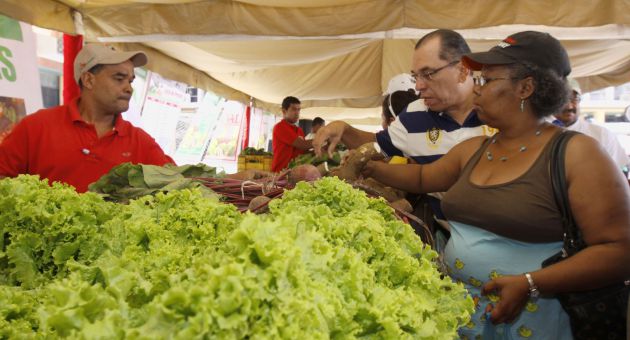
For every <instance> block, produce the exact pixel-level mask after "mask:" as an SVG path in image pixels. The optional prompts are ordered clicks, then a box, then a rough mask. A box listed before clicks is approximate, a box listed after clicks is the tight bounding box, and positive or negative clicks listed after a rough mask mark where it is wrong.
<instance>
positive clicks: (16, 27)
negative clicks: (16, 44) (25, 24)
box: [0, 14, 23, 41]
mask: <svg viewBox="0 0 630 340" xmlns="http://www.w3.org/2000/svg"><path fill="white" fill-rule="evenodd" d="M0 38H5V39H11V40H17V41H23V40H22V29H21V28H20V22H19V21H17V20H15V19H11V18H9V17H6V16H4V15H1V14H0Z"/></svg>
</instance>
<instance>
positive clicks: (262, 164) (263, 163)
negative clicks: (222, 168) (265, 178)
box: [237, 155, 273, 171]
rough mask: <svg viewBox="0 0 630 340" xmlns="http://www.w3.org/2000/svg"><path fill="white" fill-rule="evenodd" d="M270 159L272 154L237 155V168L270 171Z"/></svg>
mask: <svg viewBox="0 0 630 340" xmlns="http://www.w3.org/2000/svg"><path fill="white" fill-rule="evenodd" d="M272 159H273V157H272V156H256V155H241V156H238V166H237V169H238V171H243V170H262V171H271V161H272Z"/></svg>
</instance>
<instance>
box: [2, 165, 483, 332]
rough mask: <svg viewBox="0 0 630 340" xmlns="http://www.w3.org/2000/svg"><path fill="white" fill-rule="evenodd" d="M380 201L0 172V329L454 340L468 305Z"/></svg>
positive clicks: (344, 188) (318, 192) (335, 189)
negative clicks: (104, 191)
mask: <svg viewBox="0 0 630 340" xmlns="http://www.w3.org/2000/svg"><path fill="white" fill-rule="evenodd" d="M436 256H437V255H436V253H435V252H434V251H433V250H431V249H430V248H429V247H424V246H423V245H422V243H421V241H420V239H419V238H418V237H417V236H416V235H415V234H414V232H413V230H412V229H411V228H410V227H409V226H408V225H406V224H404V223H402V222H400V221H398V220H397V219H396V218H395V216H394V214H393V211H392V210H391V208H389V207H388V206H387V205H386V203H385V202H384V201H382V200H375V199H370V198H367V197H366V196H365V194H363V193H362V192H360V191H358V190H355V189H353V188H352V187H351V186H349V185H348V184H345V183H344V182H342V181H340V180H338V179H336V178H325V179H322V180H320V181H318V182H315V183H314V184H307V183H298V185H297V186H296V188H295V189H294V190H291V191H288V192H286V193H285V195H284V197H283V198H282V199H279V200H274V201H272V202H271V203H270V213H269V214H267V215H253V214H246V215H242V214H240V213H239V212H238V211H237V210H236V208H235V207H234V206H232V205H228V204H224V203H221V202H220V201H219V200H218V198H215V197H204V196H203V195H202V193H201V192H200V191H199V190H197V189H192V190H190V189H186V190H180V191H171V192H169V193H167V194H164V193H158V194H156V195H155V196H146V197H142V198H140V199H137V200H132V201H131V202H130V203H129V204H128V205H121V204H115V203H110V202H106V201H103V198H102V197H100V196H99V195H97V194H93V193H86V194H77V193H76V192H75V191H74V190H73V189H72V188H70V187H68V186H64V185H61V184H53V185H52V186H49V185H48V184H47V183H46V182H43V181H39V180H38V179H37V178H36V177H32V176H20V177H18V178H16V179H4V180H0V339H5V338H7V339H11V338H15V339H29V338H33V339H39V338H64V337H69V338H85V339H94V338H100V339H123V338H125V339H164V338H168V339H191V338H212V339H243V338H263V339H265V338H270V339H281V338H282V339H295V338H308V339H330V338H334V339H352V338H360V339H361V338H362V339H380V338H383V339H405V338H430V339H452V338H455V337H456V330H457V328H458V327H460V326H462V325H464V324H466V323H467V322H468V319H469V316H470V313H471V312H472V309H473V304H472V300H471V299H470V297H469V296H467V294H466V291H465V289H464V288H463V287H462V286H461V285H459V284H455V283H453V282H452V281H451V280H450V279H448V278H442V276H441V275H440V273H439V272H438V271H437V269H436V265H435V263H434V259H435V258H436Z"/></svg>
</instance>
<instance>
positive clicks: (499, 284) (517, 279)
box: [481, 275, 529, 324]
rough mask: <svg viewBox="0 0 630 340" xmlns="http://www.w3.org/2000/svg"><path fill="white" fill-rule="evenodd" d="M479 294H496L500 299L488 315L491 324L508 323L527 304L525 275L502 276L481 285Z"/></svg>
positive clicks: (527, 284) (527, 292) (527, 288)
mask: <svg viewBox="0 0 630 340" xmlns="http://www.w3.org/2000/svg"><path fill="white" fill-rule="evenodd" d="M481 294H483V295H488V294H496V295H498V296H499V298H500V300H499V302H497V303H496V305H495V306H494V307H493V308H492V312H491V314H490V319H491V320H492V323H494V324H499V323H510V322H512V321H514V320H515V319H516V318H517V317H518V316H519V315H520V314H521V311H523V307H525V304H527V299H528V297H529V283H528V282H527V278H526V277H525V275H510V276H502V277H498V278H496V279H494V280H492V281H490V282H487V283H486V284H485V285H483V287H482V288H481Z"/></svg>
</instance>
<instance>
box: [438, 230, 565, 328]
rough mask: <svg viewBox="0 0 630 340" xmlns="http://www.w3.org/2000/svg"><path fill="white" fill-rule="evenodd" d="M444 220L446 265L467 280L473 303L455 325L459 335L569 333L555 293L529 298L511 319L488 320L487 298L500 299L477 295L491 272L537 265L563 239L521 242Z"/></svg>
mask: <svg viewBox="0 0 630 340" xmlns="http://www.w3.org/2000/svg"><path fill="white" fill-rule="evenodd" d="M449 222H450V224H451V238H450V240H449V241H448V243H447V244H446V246H445V248H444V252H443V256H444V262H445V266H446V270H447V272H448V273H449V275H450V276H451V277H452V278H453V279H454V280H456V281H459V282H462V283H463V284H464V285H465V286H466V288H467V289H468V291H469V292H470V294H471V296H472V297H473V300H474V301H475V308H476V310H475V313H474V314H473V316H472V319H471V321H470V322H469V323H468V324H467V325H466V326H464V327H462V328H461V329H460V330H459V334H460V337H461V339H469V340H473V339H484V340H496V339H536V340H547V339H548V340H565V339H573V336H572V335H571V328H570V324H569V317H568V315H567V314H566V313H565V312H564V310H563V309H562V306H560V303H559V302H558V300H556V299H554V298H542V297H540V298H538V299H530V300H529V301H528V302H527V305H526V306H525V308H524V309H523V312H522V313H521V315H520V316H519V317H518V318H517V319H516V320H514V322H512V323H511V324H499V325H492V323H491V322H490V321H486V318H487V316H486V314H485V313H484V311H485V310H486V307H487V305H488V304H494V303H496V302H497V301H499V297H498V296H497V295H488V296H481V286H482V285H483V284H484V283H486V282H488V281H490V280H491V279H493V278H495V277H499V276H503V275H519V274H523V273H525V272H532V271H536V270H537V269H539V268H540V266H541V265H540V264H541V262H542V261H543V260H545V259H547V258H548V257H550V256H552V255H553V254H555V253H557V252H558V251H559V250H560V249H561V247H562V242H553V243H527V242H521V241H516V240H513V239H509V238H506V237H502V236H499V235H497V234H494V233H491V232H489V231H486V230H484V229H480V228H477V227H474V226H471V225H467V224H463V223H459V222H454V221H449Z"/></svg>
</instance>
